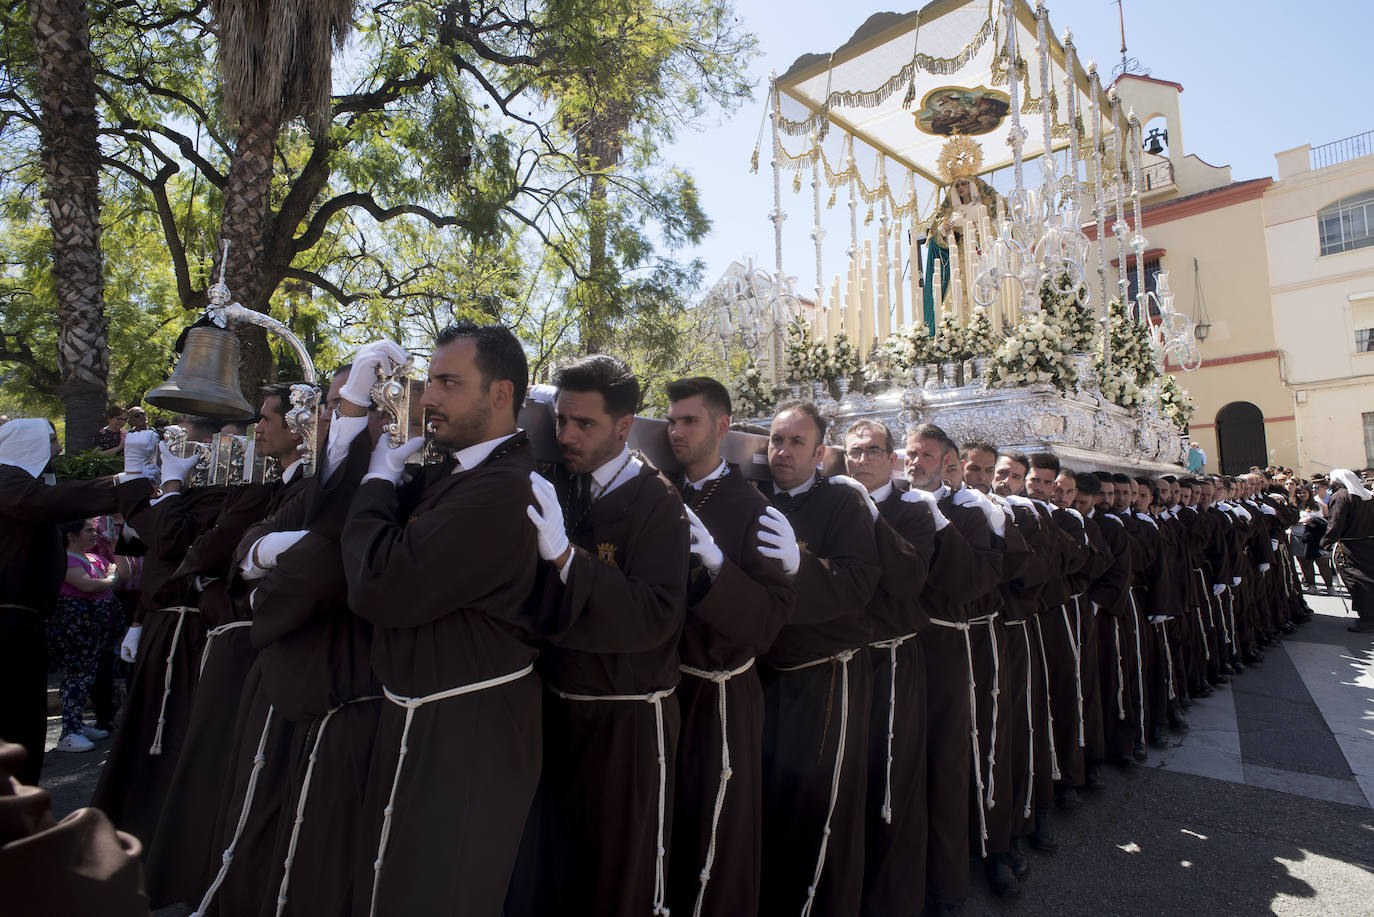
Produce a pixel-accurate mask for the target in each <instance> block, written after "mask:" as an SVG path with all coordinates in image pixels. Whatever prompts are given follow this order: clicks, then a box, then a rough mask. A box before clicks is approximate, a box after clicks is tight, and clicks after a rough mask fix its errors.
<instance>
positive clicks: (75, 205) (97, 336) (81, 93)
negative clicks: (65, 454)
mask: <svg viewBox="0 0 1374 917" xmlns="http://www.w3.org/2000/svg"><path fill="white" fill-rule="evenodd" d="M29 21H30V22H31V24H32V26H33V40H34V50H35V52H36V57H37V61H38V99H39V106H40V110H41V123H40V127H39V136H40V138H41V141H42V148H43V153H42V155H43V169H44V172H45V173H46V175H45V177H46V179H47V202H48V219H49V221H50V223H51V224H52V237H53V238H52V257H53V283H54V287H55V290H56V293H57V326H58V327H57V366H58V373H59V375H60V377H61V384H60V386H59V388H58V392H59V394H60V395H61V397H62V402H63V405H64V407H65V411H66V421H67V442H68V443H69V444H72V445H73V446H76V447H79V448H84V447H85V446H86V445H87V444H88V443H89V442H90V439H91V434H92V433H94V432H95V431H96V430H97V429H99V428H100V426H101V424H102V423H104V420H105V399H106V384H107V381H108V377H109V372H110V354H109V348H108V344H107V340H106V332H107V327H108V326H107V319H106V317H105V295H104V287H103V284H102V269H103V261H102V258H101V255H100V175H99V172H100V148H99V144H98V142H97V140H96V131H97V123H96V108H95V80H94V75H93V64H92V60H91V33H90V24H89V22H88V21H87V18H86V4H85V2H84V0H30V3H29Z"/></svg>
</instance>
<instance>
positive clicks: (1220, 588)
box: [1212, 583, 1226, 595]
mask: <svg viewBox="0 0 1374 917" xmlns="http://www.w3.org/2000/svg"><path fill="white" fill-rule="evenodd" d="M1225 591H1226V584H1225V583H1217V584H1216V585H1215V586H1213V587H1212V595H1221V594H1222V593H1223V592H1225Z"/></svg>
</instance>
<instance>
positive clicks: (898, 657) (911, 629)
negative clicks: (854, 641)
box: [845, 420, 972, 917]
mask: <svg viewBox="0 0 1374 917" xmlns="http://www.w3.org/2000/svg"><path fill="white" fill-rule="evenodd" d="M895 460H896V456H895V455H894V453H893V441H892V433H891V431H890V430H888V428H887V427H886V426H885V425H884V424H882V423H879V422H877V421H872V420H861V421H859V422H858V423H856V424H854V425H853V426H852V427H850V428H849V430H848V432H846V434H845V468H846V470H847V471H848V472H849V475H850V476H851V477H852V478H854V480H856V481H858V482H859V483H860V484H862V485H863V486H864V487H865V488H866V489H867V490H868V493H869V496H870V497H871V498H872V499H873V501H874V503H875V504H876V505H877V507H878V513H879V516H878V520H877V521H876V523H875V527H874V539H875V542H876V544H877V548H878V559H879V563H880V564H881V566H882V577H881V579H880V580H879V581H878V587H877V590H876V591H875V592H874V595H873V599H872V600H871V601H870V602H869V605H868V609H867V614H868V617H869V620H870V621H872V623H873V636H874V637H875V638H876V639H875V641H874V642H872V643H870V644H869V647H870V653H869V655H870V663H869V664H870V665H871V666H872V668H873V683H874V689H873V707H872V714H871V718H870V723H869V752H868V800H867V807H866V812H865V816H864V821H865V823H866V825H867V830H866V832H865V875H864V895H863V908H862V911H861V913H863V914H865V915H873V917H879V915H887V914H914V913H917V912H919V911H920V910H921V908H922V907H923V906H924V904H925V858H926V834H927V823H926V724H927V719H926V706H925V682H926V665H925V651H924V648H923V647H922V643H921V641H922V640H923V639H924V636H923V635H924V634H925V632H926V630H927V629H928V627H929V624H930V609H931V607H932V603H934V602H939V601H940V600H941V599H942V598H943V599H944V600H946V601H947V600H948V598H949V597H950V596H951V595H955V594H957V593H958V591H959V590H960V589H961V588H962V585H963V582H964V578H965V577H966V576H967V575H968V573H969V571H970V570H971V569H972V551H971V550H970V549H969V547H968V543H967V542H965V541H964V540H963V537H962V536H961V535H959V533H958V532H957V531H955V530H954V529H953V528H952V527H950V526H949V523H948V521H947V520H946V519H945V517H944V514H943V513H941V512H940V510H939V508H938V507H937V506H936V505H935V499H934V498H933V497H932V496H931V495H930V494H928V493H926V492H925V491H922V490H910V489H905V488H899V487H897V486H896V484H895V482H894V481H893V479H892V471H893V465H894V463H895ZM928 570H929V575H928V573H927V571H928Z"/></svg>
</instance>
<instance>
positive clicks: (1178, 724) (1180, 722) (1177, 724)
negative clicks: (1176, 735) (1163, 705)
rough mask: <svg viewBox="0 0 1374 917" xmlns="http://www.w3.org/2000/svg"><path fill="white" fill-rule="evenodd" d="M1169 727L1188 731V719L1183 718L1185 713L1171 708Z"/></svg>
mask: <svg viewBox="0 0 1374 917" xmlns="http://www.w3.org/2000/svg"><path fill="white" fill-rule="evenodd" d="M1169 728H1170V729H1172V730H1174V731H1175V732H1187V731H1188V721H1187V720H1185V719H1184V718H1183V714H1182V713H1179V712H1178V711H1177V710H1174V709H1172V708H1171V709H1170V710H1169Z"/></svg>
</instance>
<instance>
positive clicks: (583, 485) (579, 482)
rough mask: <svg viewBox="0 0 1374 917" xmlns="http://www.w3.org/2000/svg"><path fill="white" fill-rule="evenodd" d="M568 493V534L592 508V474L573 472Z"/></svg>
mask: <svg viewBox="0 0 1374 917" xmlns="http://www.w3.org/2000/svg"><path fill="white" fill-rule="evenodd" d="M570 491H571V492H570V493H569V494H568V517H567V520H566V521H567V528H568V534H569V535H571V534H572V533H573V532H574V531H576V530H577V527H578V525H580V524H581V522H582V519H583V517H584V516H586V515H587V511H588V510H589V509H591V508H592V476H591V475H589V474H575V475H573V476H572V482H571V484H570Z"/></svg>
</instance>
